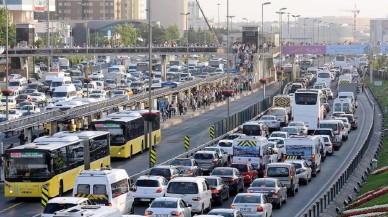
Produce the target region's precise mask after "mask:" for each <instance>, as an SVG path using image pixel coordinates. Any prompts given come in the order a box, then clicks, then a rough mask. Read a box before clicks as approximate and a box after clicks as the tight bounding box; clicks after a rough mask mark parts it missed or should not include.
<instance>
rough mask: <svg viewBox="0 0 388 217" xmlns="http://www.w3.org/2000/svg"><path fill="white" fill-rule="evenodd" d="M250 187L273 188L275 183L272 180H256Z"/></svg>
mask: <svg viewBox="0 0 388 217" xmlns="http://www.w3.org/2000/svg"><path fill="white" fill-rule="evenodd" d="M252 187H262V188H271V187H272V188H273V187H275V182H274V181H272V180H265V179H257V180H255V181H254V182H253V183H252Z"/></svg>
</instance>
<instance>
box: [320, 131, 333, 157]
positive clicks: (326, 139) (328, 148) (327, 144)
mask: <svg viewBox="0 0 388 217" xmlns="http://www.w3.org/2000/svg"><path fill="white" fill-rule="evenodd" d="M321 137H322V138H323V142H324V144H325V149H326V153H328V154H329V155H333V154H334V147H333V144H332V143H331V140H330V137H329V136H326V135H321Z"/></svg>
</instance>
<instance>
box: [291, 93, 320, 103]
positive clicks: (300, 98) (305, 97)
mask: <svg viewBox="0 0 388 217" xmlns="http://www.w3.org/2000/svg"><path fill="white" fill-rule="evenodd" d="M317 100H318V99H317V94H311V93H297V94H295V103H296V104H297V105H316V104H317Z"/></svg>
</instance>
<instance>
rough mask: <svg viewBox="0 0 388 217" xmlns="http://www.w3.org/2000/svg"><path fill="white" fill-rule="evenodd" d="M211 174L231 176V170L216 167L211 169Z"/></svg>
mask: <svg viewBox="0 0 388 217" xmlns="http://www.w3.org/2000/svg"><path fill="white" fill-rule="evenodd" d="M211 175H212V176H233V170H231V169H229V170H226V169H219V168H216V169H214V170H213V172H212V173H211Z"/></svg>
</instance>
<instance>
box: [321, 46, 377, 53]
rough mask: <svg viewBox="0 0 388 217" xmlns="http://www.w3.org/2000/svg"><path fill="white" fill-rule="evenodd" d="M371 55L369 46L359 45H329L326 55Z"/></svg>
mask: <svg viewBox="0 0 388 217" xmlns="http://www.w3.org/2000/svg"><path fill="white" fill-rule="evenodd" d="M365 53H370V46H369V45H367V44H357V45H327V46H326V54H365Z"/></svg>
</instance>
